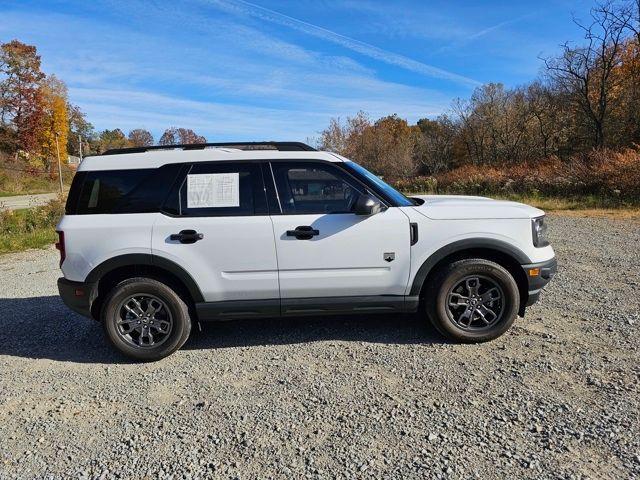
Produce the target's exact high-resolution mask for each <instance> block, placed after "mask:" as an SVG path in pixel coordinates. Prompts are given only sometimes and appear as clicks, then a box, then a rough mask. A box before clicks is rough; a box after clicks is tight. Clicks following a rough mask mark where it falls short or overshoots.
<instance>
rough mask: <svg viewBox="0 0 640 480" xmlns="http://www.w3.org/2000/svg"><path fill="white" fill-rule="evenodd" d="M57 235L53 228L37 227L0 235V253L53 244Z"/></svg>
mask: <svg viewBox="0 0 640 480" xmlns="http://www.w3.org/2000/svg"><path fill="white" fill-rule="evenodd" d="M57 238H58V236H57V235H56V232H55V230H54V229H53V228H38V229H36V230H33V231H31V232H28V233H16V234H13V235H3V236H2V237H0V254H2V253H11V252H21V251H22V250H28V249H30V248H45V247H48V246H50V245H53V244H54V243H55V242H56V240H57Z"/></svg>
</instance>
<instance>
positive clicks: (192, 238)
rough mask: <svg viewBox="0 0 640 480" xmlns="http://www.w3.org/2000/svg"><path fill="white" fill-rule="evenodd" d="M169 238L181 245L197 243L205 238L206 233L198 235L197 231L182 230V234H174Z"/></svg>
mask: <svg viewBox="0 0 640 480" xmlns="http://www.w3.org/2000/svg"><path fill="white" fill-rule="evenodd" d="M169 238H170V239H171V240H177V241H179V242H180V243H196V242H197V241H198V240H202V239H203V238H204V233H198V232H196V231H195V230H181V231H180V233H172V234H171V236H170V237H169Z"/></svg>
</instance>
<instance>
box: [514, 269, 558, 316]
mask: <svg viewBox="0 0 640 480" xmlns="http://www.w3.org/2000/svg"><path fill="white" fill-rule="evenodd" d="M522 268H523V269H524V274H525V277H527V282H528V287H527V289H528V292H527V299H526V302H525V303H524V306H527V307H528V306H530V305H533V304H534V303H536V302H537V301H538V298H539V297H540V292H541V291H542V289H543V288H544V287H545V286H546V285H547V284H548V283H549V282H550V281H551V279H552V278H553V277H554V275H555V274H556V272H557V271H558V262H557V260H556V257H553V258H551V259H549V260H547V261H545V262H540V263H531V264H529V265H522Z"/></svg>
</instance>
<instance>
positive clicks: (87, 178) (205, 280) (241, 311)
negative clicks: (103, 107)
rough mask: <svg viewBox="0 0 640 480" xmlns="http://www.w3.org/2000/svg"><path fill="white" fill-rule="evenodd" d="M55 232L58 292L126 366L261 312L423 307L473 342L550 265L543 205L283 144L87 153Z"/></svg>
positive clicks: (533, 291)
mask: <svg viewBox="0 0 640 480" xmlns="http://www.w3.org/2000/svg"><path fill="white" fill-rule="evenodd" d="M57 230H58V232H59V242H58V244H57V246H58V248H59V249H60V253H61V261H60V265H61V268H62V272H63V274H64V278H60V279H59V281H58V288H59V291H60V295H61V296H62V299H63V300H64V302H65V303H66V304H67V305H68V306H69V307H70V308H72V309H73V310H75V311H76V312H78V313H81V314H82V315H85V316H87V317H91V318H94V319H96V320H99V321H100V322H101V323H102V325H103V327H104V331H105V333H106V336H107V338H108V339H109V341H110V342H111V343H112V344H113V346H114V347H115V348H116V349H118V350H119V351H120V352H122V353H124V354H125V355H128V356H130V357H133V358H135V359H138V360H157V359H160V358H162V357H165V356H167V355H169V354H171V353H173V352H174V351H175V350H177V349H178V348H180V347H181V346H182V345H183V344H184V342H185V341H186V340H187V338H188V337H189V334H190V331H191V325H192V322H194V321H196V322H203V321H209V320H223V319H235V318H251V317H269V316H302V315H327V314H370V313H393V312H398V313H399V312H416V311H420V312H423V313H424V314H425V315H427V316H428V317H429V318H430V319H431V322H432V323H433V325H434V326H435V327H436V328H437V329H438V330H439V331H440V332H441V333H442V334H444V335H445V336H447V337H448V338H450V339H453V340H456V341H462V342H482V341H486V340H491V339H493V338H496V337H498V336H499V335H501V334H502V333H504V332H505V331H506V330H507V329H508V328H509V327H510V325H511V324H512V323H513V321H514V319H515V318H516V316H517V315H518V314H520V315H523V314H524V309H525V307H526V306H528V305H531V304H532V303H534V302H535V301H536V300H537V298H538V296H539V293H540V290H541V289H542V288H543V287H544V286H545V285H546V284H547V283H548V281H549V280H550V279H551V277H552V276H553V275H554V273H555V271H556V260H555V256H554V252H553V249H552V248H551V246H550V245H549V244H548V242H547V240H546V238H545V222H544V213H543V212H542V211H541V210H538V209H536V208H533V207H529V206H527V205H523V204H520V203H514V202H506V201H495V200H491V199H488V198H482V197H463V196H460V197H457V196H420V197H413V198H407V197H405V196H404V195H402V194H401V193H399V192H397V191H396V190H394V189H393V188H392V187H390V186H389V185H387V184H386V183H385V182H383V181H382V180H381V179H379V178H378V177H376V176H375V175H373V174H371V173H370V172H368V171H367V170H365V169H364V168H363V167H361V166H360V165H357V164H356V163H353V162H351V161H349V160H348V159H346V158H344V157H341V156H339V155H336V154H333V153H329V152H319V151H316V150H314V149H313V148H311V147H309V146H307V145H305V144H301V143H294V142H264V143H234V144H201V145H180V146H171V147H145V148H134V149H124V150H112V151H109V152H106V153H105V154H104V155H101V156H96V157H88V158H86V159H85V160H84V162H82V164H81V165H80V168H79V169H78V172H77V173H76V176H75V178H74V180H73V184H72V186H71V190H70V192H69V197H68V200H67V206H66V214H65V216H64V217H63V218H62V220H61V221H60V223H59V225H58V228H57Z"/></svg>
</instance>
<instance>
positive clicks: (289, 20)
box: [204, 0, 481, 87]
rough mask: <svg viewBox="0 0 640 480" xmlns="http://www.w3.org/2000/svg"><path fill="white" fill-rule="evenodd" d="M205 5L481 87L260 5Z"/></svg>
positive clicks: (237, 1)
mask: <svg viewBox="0 0 640 480" xmlns="http://www.w3.org/2000/svg"><path fill="white" fill-rule="evenodd" d="M204 2H206V3H208V4H210V5H215V6H217V7H219V8H221V9H223V10H224V11H226V12H229V13H235V14H240V15H249V16H252V17H255V18H258V19H260V20H264V21H268V22H271V23H275V24H278V25H282V26H284V27H288V28H292V29H294V30H297V31H300V32H303V33H306V34H308V35H312V36H314V37H317V38H321V39H323V40H326V41H329V42H332V43H335V44H337V45H340V46H342V47H344V48H347V49H349V50H352V51H354V52H357V53H359V54H361V55H365V56H367V57H369V58H373V59H375V60H378V61H382V62H385V63H388V64H391V65H396V66H398V67H401V68H403V69H405V70H409V71H412V72H415V73H418V74H421V75H425V76H428V77H432V78H440V79H444V80H450V81H452V82H455V83H458V84H461V85H465V86H467V87H476V86H478V85H480V84H481V83H480V82H478V81H476V80H474V79H472V78H469V77H465V76H463V75H458V74H456V73H453V72H450V71H447V70H444V69H441V68H438V67H434V66H432V65H428V64H426V63H422V62H419V61H417V60H413V59H411V58H408V57H405V56H403V55H400V54H397V53H393V52H389V51H387V50H384V49H382V48H379V47H376V46H374V45H371V44H368V43H365V42H362V41H360V40H356V39H353V38H350V37H347V36H345V35H342V34H339V33H337V32H334V31H332V30H328V29H326V28H323V27H320V26H318V25H314V24H311V23H308V22H305V21H303V20H299V19H297V18H293V17H290V16H288V15H285V14H283V13H279V12H276V11H274V10H271V9H269V8H265V7H261V6H260V5H255V4H253V3H249V2H246V1H244V0H204Z"/></svg>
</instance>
